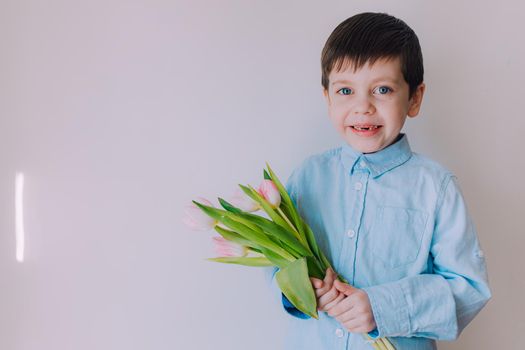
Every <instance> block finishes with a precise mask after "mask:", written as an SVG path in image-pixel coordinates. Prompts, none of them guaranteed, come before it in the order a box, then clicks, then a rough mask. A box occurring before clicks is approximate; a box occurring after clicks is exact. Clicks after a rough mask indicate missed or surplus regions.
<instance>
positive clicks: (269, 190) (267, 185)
mask: <svg viewBox="0 0 525 350" xmlns="http://www.w3.org/2000/svg"><path fill="white" fill-rule="evenodd" d="M258 192H259V194H260V195H261V196H263V197H264V199H266V200H267V201H268V203H270V205H271V206H272V207H273V208H274V209H275V208H278V207H279V205H280V204H281V195H280V193H279V190H278V189H277V186H275V184H274V183H273V181H272V180H263V182H261V185H260V186H259V189H258Z"/></svg>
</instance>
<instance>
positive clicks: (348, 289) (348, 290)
mask: <svg viewBox="0 0 525 350" xmlns="http://www.w3.org/2000/svg"><path fill="white" fill-rule="evenodd" d="M334 286H335V288H336V289H337V290H338V291H340V292H341V293H344V294H345V295H347V296H348V295H350V294H352V293H353V292H354V291H355V290H356V289H357V288H354V287H352V286H351V285H349V284H346V283H343V282H341V281H339V280H336V281H335V282H334Z"/></svg>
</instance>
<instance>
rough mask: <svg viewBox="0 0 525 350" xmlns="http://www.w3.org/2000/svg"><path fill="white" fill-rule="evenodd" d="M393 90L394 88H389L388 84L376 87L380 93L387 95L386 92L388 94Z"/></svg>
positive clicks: (376, 90)
mask: <svg viewBox="0 0 525 350" xmlns="http://www.w3.org/2000/svg"><path fill="white" fill-rule="evenodd" d="M391 91H392V89H391V88H389V87H388V86H379V87H377V88H376V89H375V92H377V93H378V94H380V95H386V94H388V93H389V92H391Z"/></svg>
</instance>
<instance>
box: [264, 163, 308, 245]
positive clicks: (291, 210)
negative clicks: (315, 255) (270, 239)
mask: <svg viewBox="0 0 525 350" xmlns="http://www.w3.org/2000/svg"><path fill="white" fill-rule="evenodd" d="M266 166H267V168H268V172H269V173H270V176H271V178H272V181H273V183H274V184H275V186H276V187H277V189H278V190H279V193H280V195H281V208H283V209H284V210H283V211H284V212H285V214H286V216H288V218H290V219H291V220H292V223H293V224H294V226H295V228H296V229H297V231H298V232H299V236H300V237H301V241H303V242H304V243H306V242H307V239H306V234H305V232H304V229H303V219H302V218H301V215H299V211H298V210H297V208H296V207H295V205H294V203H293V201H292V198H290V195H289V194H288V191H286V187H284V185H283V184H282V182H281V181H280V180H279V177H277V175H276V174H275V173H274V171H273V170H272V168H271V167H270V164H268V163H266ZM310 248H312V247H310Z"/></svg>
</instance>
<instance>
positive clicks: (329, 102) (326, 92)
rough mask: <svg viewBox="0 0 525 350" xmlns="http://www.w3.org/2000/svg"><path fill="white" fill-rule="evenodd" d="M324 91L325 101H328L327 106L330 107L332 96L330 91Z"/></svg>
mask: <svg viewBox="0 0 525 350" xmlns="http://www.w3.org/2000/svg"><path fill="white" fill-rule="evenodd" d="M322 89H323V95H324V99H325V100H326V104H327V105H328V106H330V104H331V101H330V95H329V94H328V90H326V89H325V88H324V87H323V88H322Z"/></svg>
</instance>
